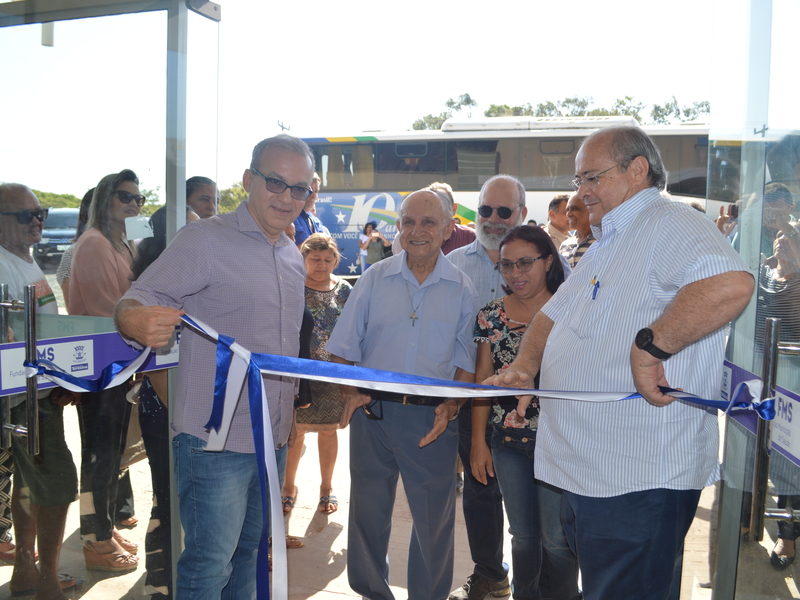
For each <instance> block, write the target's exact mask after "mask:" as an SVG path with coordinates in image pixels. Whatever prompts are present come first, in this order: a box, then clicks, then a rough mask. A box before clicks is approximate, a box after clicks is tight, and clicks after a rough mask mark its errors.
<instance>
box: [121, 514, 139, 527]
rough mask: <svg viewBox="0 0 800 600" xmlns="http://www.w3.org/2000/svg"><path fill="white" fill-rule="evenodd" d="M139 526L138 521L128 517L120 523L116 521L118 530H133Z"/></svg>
mask: <svg viewBox="0 0 800 600" xmlns="http://www.w3.org/2000/svg"><path fill="white" fill-rule="evenodd" d="M138 524H139V519H137V518H136V517H128V518H127V519H124V520H122V521H117V527H119V528H120V529H133V528H134V527H136V526H137V525H138Z"/></svg>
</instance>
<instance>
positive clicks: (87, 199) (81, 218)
mask: <svg viewBox="0 0 800 600" xmlns="http://www.w3.org/2000/svg"><path fill="white" fill-rule="evenodd" d="M93 196H94V188H92V189H90V190H89V191H88V192H86V194H84V196H83V200H81V208H80V210H79V211H78V227H77V229H76V231H75V239H73V240H72V244H70V246H69V248H67V249H66V250H64V254H62V255H61V262H59V263H58V269H57V270H56V281H57V282H58V285H59V286H60V287H61V293H62V294H63V295H64V304H65V305H66V306H69V274H70V271H71V270H72V253H73V252H74V251H75V242H77V241H78V238H79V237H81V234H82V233H83V232H84V230H85V229H86V221H88V220H89V205H90V204H91V203H92V197H93Z"/></svg>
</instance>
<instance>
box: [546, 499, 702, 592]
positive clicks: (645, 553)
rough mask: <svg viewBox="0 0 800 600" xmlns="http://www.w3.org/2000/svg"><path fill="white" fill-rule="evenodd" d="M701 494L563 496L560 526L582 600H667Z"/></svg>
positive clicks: (675, 588) (675, 586)
mask: <svg viewBox="0 0 800 600" xmlns="http://www.w3.org/2000/svg"><path fill="white" fill-rule="evenodd" d="M699 501H700V490H666V489H656V490H647V491H643V492H632V493H630V494H624V495H622V496H613V497H610V498H589V497H587V496H579V495H578V494H573V493H571V492H566V491H565V492H564V493H563V497H562V503H561V520H562V522H563V523H564V531H565V533H566V535H567V540H568V541H569V544H570V546H571V547H572V548H573V550H574V551H575V553H576V554H577V556H578V562H579V563H580V567H581V577H582V581H583V597H584V598H585V600H626V599H630V600H634V599H639V598H647V600H672V599H673V598H678V597H679V595H680V584H681V582H680V578H681V564H682V561H683V540H684V538H685V537H686V533H687V531H689V526H690V525H691V524H692V519H693V518H694V514H695V512H696V510H697V504H698V502H699Z"/></svg>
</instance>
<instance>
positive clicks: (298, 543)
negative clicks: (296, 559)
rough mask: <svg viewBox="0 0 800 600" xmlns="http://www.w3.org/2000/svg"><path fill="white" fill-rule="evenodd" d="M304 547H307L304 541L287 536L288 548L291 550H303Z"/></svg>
mask: <svg viewBox="0 0 800 600" xmlns="http://www.w3.org/2000/svg"><path fill="white" fill-rule="evenodd" d="M303 546H305V544H304V543H303V540H301V539H300V538H299V537H297V536H294V535H288V534H287V535H286V547H287V548H290V549H291V548H302V547H303Z"/></svg>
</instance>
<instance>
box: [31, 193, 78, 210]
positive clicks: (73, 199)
mask: <svg viewBox="0 0 800 600" xmlns="http://www.w3.org/2000/svg"><path fill="white" fill-rule="evenodd" d="M31 191H32V192H33V193H34V194H36V197H37V198H38V199H39V203H40V204H41V205H42V207H44V208H80V206H81V199H80V198H78V197H77V196H73V195H72V194H55V193H53V192H41V191H39V190H31Z"/></svg>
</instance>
